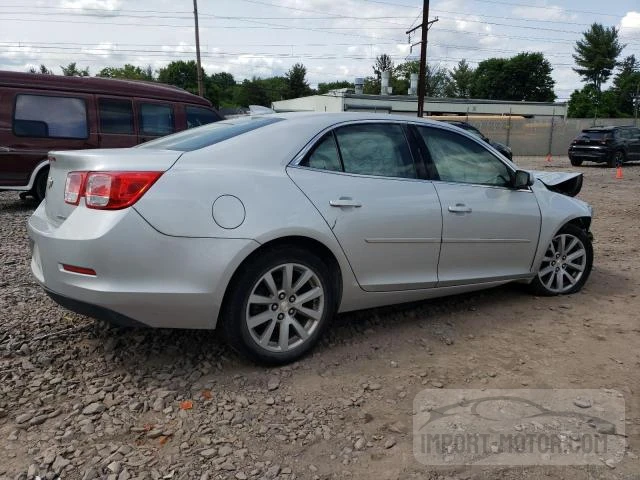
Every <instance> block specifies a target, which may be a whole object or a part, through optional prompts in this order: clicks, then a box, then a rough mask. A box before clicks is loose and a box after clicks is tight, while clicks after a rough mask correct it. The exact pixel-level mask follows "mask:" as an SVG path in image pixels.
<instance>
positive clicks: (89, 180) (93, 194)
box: [65, 172, 162, 210]
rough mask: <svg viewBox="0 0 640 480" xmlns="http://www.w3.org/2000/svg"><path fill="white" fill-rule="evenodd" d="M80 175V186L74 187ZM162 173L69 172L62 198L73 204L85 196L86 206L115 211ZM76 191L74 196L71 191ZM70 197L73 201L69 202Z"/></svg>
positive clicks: (138, 195)
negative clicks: (66, 186)
mask: <svg viewBox="0 0 640 480" xmlns="http://www.w3.org/2000/svg"><path fill="white" fill-rule="evenodd" d="M79 175H82V181H81V186H80V188H79V189H77V188H76V187H75V186H76V183H77V182H78V178H79V177H78V176H79ZM160 175H162V172H71V173H69V174H68V175H67V185H70V186H72V187H74V190H73V191H72V190H71V189H70V190H69V200H67V188H65V201H66V202H67V203H71V204H72V205H77V204H78V201H79V199H80V197H84V198H85V204H86V206H87V207H88V208H95V209H100V210H119V209H122V208H127V207H130V206H131V205H133V204H134V203H136V202H137V201H138V200H139V199H140V197H142V195H144V193H145V192H146V191H147V190H149V188H150V187H151V186H152V185H153V184H154V183H155V182H156V180H158V178H160ZM76 191H77V192H78V193H77V197H76V196H74V193H73V192H76ZM71 200H75V203H73V202H72V201H71Z"/></svg>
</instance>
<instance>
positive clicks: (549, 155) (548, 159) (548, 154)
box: [547, 153, 551, 163]
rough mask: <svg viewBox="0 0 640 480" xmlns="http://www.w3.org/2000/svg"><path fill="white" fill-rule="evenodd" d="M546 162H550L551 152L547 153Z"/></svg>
mask: <svg viewBox="0 0 640 480" xmlns="http://www.w3.org/2000/svg"><path fill="white" fill-rule="evenodd" d="M547 163H551V154H550V153H547Z"/></svg>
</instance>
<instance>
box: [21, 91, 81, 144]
mask: <svg viewBox="0 0 640 480" xmlns="http://www.w3.org/2000/svg"><path fill="white" fill-rule="evenodd" d="M13 132H14V133H15V134H16V135H17V136H18V137H42V138H88V137H89V129H88V127H87V106H86V104H85V101H84V100H83V99H81V98H71V97H49V96H45V95H23V94H21V95H18V96H17V97H16V109H15V112H14V115H13Z"/></svg>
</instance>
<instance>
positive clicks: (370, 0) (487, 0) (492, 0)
mask: <svg viewBox="0 0 640 480" xmlns="http://www.w3.org/2000/svg"><path fill="white" fill-rule="evenodd" d="M360 1H361V2H367V3H378V4H382V5H390V6H393V7H400V8H418V6H416V5H404V4H399V3H392V2H386V1H384V0H360ZM471 1H473V2H480V3H491V4H496V5H507V6H509V7H526V8H536V9H541V10H549V6H548V5H546V6H541V5H532V4H527V3H511V2H504V1H500V0H471ZM561 8H562V7H561ZM562 10H563V11H565V12H572V13H582V14H586V15H601V16H603V17H615V18H618V17H620V16H621V15H615V14H613V13H604V12H594V11H589V10H575V9H568V8H562Z"/></svg>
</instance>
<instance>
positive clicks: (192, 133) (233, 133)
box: [137, 117, 283, 152]
mask: <svg viewBox="0 0 640 480" xmlns="http://www.w3.org/2000/svg"><path fill="white" fill-rule="evenodd" d="M281 120H283V119H282V118H275V117H249V118H242V119H236V120H231V121H223V122H216V123H210V124H208V125H204V126H202V127H197V128H192V129H190V130H185V131H183V132H180V133H175V134H173V135H169V136H167V137H163V138H159V139H157V140H153V141H151V142H147V143H144V144H142V145H139V146H138V147H137V148H154V149H161V150H177V151H179V152H191V151H193V150H199V149H201V148H204V147H209V146H211V145H215V144H216V143H220V142H224V141H225V140H229V139H230V138H233V137H237V136H238V135H242V134H243V133H247V132H250V131H252V130H256V129H258V128H261V127H264V126H266V125H271V124H272V123H276V122H279V121H281Z"/></svg>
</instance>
